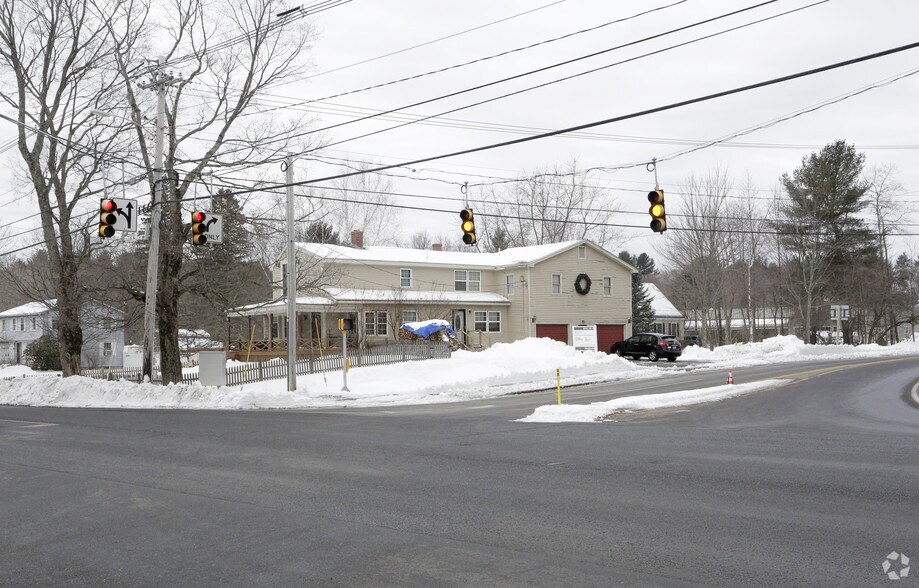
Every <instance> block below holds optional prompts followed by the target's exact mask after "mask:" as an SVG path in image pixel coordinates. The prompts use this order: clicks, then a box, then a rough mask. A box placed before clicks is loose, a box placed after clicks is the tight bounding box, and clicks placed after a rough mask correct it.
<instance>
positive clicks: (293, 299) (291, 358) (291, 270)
mask: <svg viewBox="0 0 919 588" xmlns="http://www.w3.org/2000/svg"><path fill="white" fill-rule="evenodd" d="M284 173H285V175H284V179H285V181H286V183H287V389H288V390H289V391H290V392H296V391H297V255H296V251H295V250H294V247H295V245H296V243H294V187H293V183H294V160H293V158H292V157H290V156H289V155H288V156H287V159H285V160H284Z"/></svg>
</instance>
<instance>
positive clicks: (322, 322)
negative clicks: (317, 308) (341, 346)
mask: <svg viewBox="0 0 919 588" xmlns="http://www.w3.org/2000/svg"><path fill="white" fill-rule="evenodd" d="M327 315H328V313H327V312H326V311H324V310H323V311H322V312H320V313H319V340H320V341H322V347H323V349H328V348H329V330H328V329H327V328H326V324H327V320H326V317H327Z"/></svg>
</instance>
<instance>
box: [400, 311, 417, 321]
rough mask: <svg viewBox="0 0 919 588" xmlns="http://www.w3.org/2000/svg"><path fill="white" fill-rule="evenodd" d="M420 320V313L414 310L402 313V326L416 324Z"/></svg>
mask: <svg viewBox="0 0 919 588" xmlns="http://www.w3.org/2000/svg"><path fill="white" fill-rule="evenodd" d="M417 320H418V312H417V311H414V310H403V311H402V324H405V323H414V322H416V321H417Z"/></svg>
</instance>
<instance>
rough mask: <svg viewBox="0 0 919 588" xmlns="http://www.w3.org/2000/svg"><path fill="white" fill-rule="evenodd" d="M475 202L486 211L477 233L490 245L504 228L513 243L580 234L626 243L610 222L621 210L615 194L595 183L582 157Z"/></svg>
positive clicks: (609, 245)
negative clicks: (580, 167) (581, 163)
mask: <svg viewBox="0 0 919 588" xmlns="http://www.w3.org/2000/svg"><path fill="white" fill-rule="evenodd" d="M470 201H471V202H473V203H474V204H475V210H476V211H477V212H480V215H479V216H478V217H477V219H476V225H477V226H476V229H477V233H478V234H477V238H478V240H479V242H480V243H482V244H483V245H486V246H487V245H488V244H489V243H490V240H491V236H492V235H497V234H498V233H501V235H502V236H501V237H500V241H501V244H502V245H504V246H508V247H524V246H527V245H543V244H546V243H559V242H562V241H570V240H574V239H589V240H591V241H593V242H594V243H596V244H597V245H599V246H601V247H604V248H605V249H607V250H613V249H615V248H617V247H618V246H619V245H621V239H622V237H621V235H620V234H619V232H618V231H616V230H614V227H612V226H610V225H611V224H612V219H613V215H614V214H615V213H616V212H618V209H617V207H616V204H615V201H614V199H613V197H612V196H611V195H610V194H608V193H607V191H606V190H604V189H602V188H600V187H597V186H594V185H591V184H590V183H589V182H588V180H587V173H586V172H584V171H581V170H578V168H577V162H576V161H572V162H571V163H569V164H568V165H567V166H564V167H562V166H558V165H556V166H554V167H551V168H546V169H542V170H536V171H534V172H533V173H532V174H528V176H527V177H525V178H521V179H519V180H517V181H515V182H514V183H512V184H509V185H506V186H500V187H497V188H492V189H490V190H489V191H487V192H485V193H483V194H482V195H481V196H480V197H479V198H470Z"/></svg>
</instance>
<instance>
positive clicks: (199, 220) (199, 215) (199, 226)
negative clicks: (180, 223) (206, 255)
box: [191, 210, 207, 245]
mask: <svg viewBox="0 0 919 588" xmlns="http://www.w3.org/2000/svg"><path fill="white" fill-rule="evenodd" d="M205 220H207V213H206V212H203V211H201V210H196V211H195V212H193V213H191V242H192V245H204V244H205V243H207V225H206V224H205V223H204V221H205Z"/></svg>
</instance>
